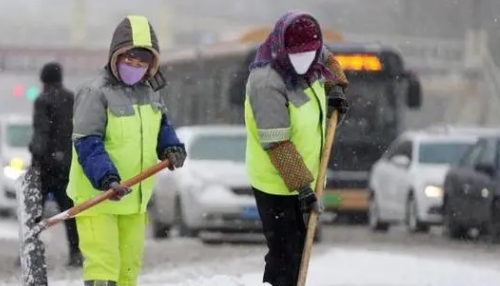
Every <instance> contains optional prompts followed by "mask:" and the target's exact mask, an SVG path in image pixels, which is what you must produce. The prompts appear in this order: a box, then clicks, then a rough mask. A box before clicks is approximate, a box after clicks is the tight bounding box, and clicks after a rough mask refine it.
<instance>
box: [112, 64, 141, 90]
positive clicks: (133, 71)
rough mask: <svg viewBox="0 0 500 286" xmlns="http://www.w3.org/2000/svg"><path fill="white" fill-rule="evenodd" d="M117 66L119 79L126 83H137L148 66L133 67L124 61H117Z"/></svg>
mask: <svg viewBox="0 0 500 286" xmlns="http://www.w3.org/2000/svg"><path fill="white" fill-rule="evenodd" d="M117 68H118V74H119V75H120V79H121V80H122V81H123V83H125V84H127V85H134V84H136V83H138V82H139V81H141V80H142V78H143V77H144V75H145V74H146V72H147V71H148V67H143V68H142V67H133V66H130V65H127V64H125V63H118V65H117Z"/></svg>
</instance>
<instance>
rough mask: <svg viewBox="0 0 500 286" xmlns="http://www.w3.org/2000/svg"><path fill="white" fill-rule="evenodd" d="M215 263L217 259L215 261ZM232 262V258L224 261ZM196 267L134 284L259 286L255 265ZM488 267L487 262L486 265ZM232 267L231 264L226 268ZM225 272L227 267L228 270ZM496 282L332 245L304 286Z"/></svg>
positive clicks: (465, 265) (492, 273)
mask: <svg viewBox="0 0 500 286" xmlns="http://www.w3.org/2000/svg"><path fill="white" fill-rule="evenodd" d="M218 263H220V262H218ZM227 263H228V264H234V263H235V261H228V262H227ZM203 267H207V268H210V267H211V266H209V265H205V266H201V267H199V266H196V265H192V266H191V267H186V268H179V269H172V270H170V271H168V270H166V269H163V271H161V270H158V271H155V272H151V273H146V274H144V275H142V276H141V278H140V283H139V284H140V285H147V286H164V285H169V286H220V285H224V286H259V285H262V283H261V277H262V274H261V273H260V271H261V269H255V272H254V273H248V274H238V273H212V272H211V271H205V270H204V269H203ZM492 267H493V266H492ZM227 269H233V270H234V267H228V268H227ZM228 271H229V270H228ZM478 281H480V284H481V286H496V285H498V281H500V269H496V270H495V269H493V268H484V267H477V266H474V264H473V262H471V261H469V262H467V261H462V262H458V261H453V260H452V259H451V258H450V259H443V258H438V257H433V256H428V257H418V258H417V257H414V256H413V257H412V256H410V255H406V254H394V253H389V252H383V251H367V250H355V249H349V248H332V249H331V250H330V251H327V252H326V253H325V254H323V255H321V256H316V257H313V259H312V261H311V264H310V268H309V275H308V281H307V285H310V286H313V285H314V286H470V285H477V284H478ZM50 285H51V286H63V285H68V286H73V285H75V286H76V285H81V282H80V281H53V282H52V283H51V284H50Z"/></svg>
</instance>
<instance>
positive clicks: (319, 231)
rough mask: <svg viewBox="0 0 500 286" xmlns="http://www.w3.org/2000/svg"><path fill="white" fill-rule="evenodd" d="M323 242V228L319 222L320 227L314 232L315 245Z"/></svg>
mask: <svg viewBox="0 0 500 286" xmlns="http://www.w3.org/2000/svg"><path fill="white" fill-rule="evenodd" d="M321 241H323V226H322V224H321V223H320V222H319V221H318V225H317V227H316V231H315V232H314V238H313V242H314V243H320V242H321Z"/></svg>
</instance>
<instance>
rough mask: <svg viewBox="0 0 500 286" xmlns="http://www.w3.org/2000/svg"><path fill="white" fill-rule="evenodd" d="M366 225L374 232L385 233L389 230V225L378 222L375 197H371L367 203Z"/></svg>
mask: <svg viewBox="0 0 500 286" xmlns="http://www.w3.org/2000/svg"><path fill="white" fill-rule="evenodd" d="M368 224H369V226H370V229H371V230H372V231H374V232H387V231H388V230H389V223H387V222H383V221H381V220H380V216H379V210H378V205H377V202H376V200H375V195H372V196H371V197H370V200H369V202H368Z"/></svg>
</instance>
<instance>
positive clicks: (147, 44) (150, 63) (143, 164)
mask: <svg viewBox="0 0 500 286" xmlns="http://www.w3.org/2000/svg"><path fill="white" fill-rule="evenodd" d="M159 51H160V49H159V46H158V39H157V37H156V35H155V32H154V31H153V28H152V26H151V25H150V23H149V21H148V20H147V19H146V18H145V17H142V16H134V15H132V16H128V17H126V18H125V19H123V21H121V23H120V24H119V25H118V27H117V28H116V30H115V32H114V34H113V39H112V42H111V48H110V52H109V60H108V63H107V65H106V67H105V68H104V69H103V70H102V71H100V73H99V74H98V75H97V76H96V77H95V78H93V79H92V80H89V81H88V82H86V83H85V84H83V85H82V86H81V87H80V88H79V89H78V90H77V93H76V97H75V103H74V118H73V122H74V127H73V142H74V144H73V145H74V146H73V147H74V148H73V159H72V163H71V171H70V176H69V185H68V189H67V193H68V195H69V197H70V198H71V199H72V200H73V201H74V202H75V204H80V203H82V202H84V201H86V200H88V199H90V198H92V197H95V196H96V195H98V194H99V193H100V192H101V191H104V190H107V189H113V190H115V193H116V196H114V197H113V198H112V199H111V200H109V201H105V202H103V203H101V204H99V205H97V206H95V207H93V208H91V209H89V210H87V211H85V212H83V213H82V214H80V215H78V216H77V217H76V224H77V229H78V234H79V238H80V249H81V251H82V254H83V257H84V265H83V277H84V283H85V285H87V286H90V285H95V286H97V285H99V286H101V285H109V286H111V285H113V286H114V285H120V286H133V285H136V284H137V277H138V275H139V272H140V270H141V262H142V256H143V248H144V240H145V227H146V220H147V215H146V208H147V205H148V202H149V200H150V198H151V195H152V188H153V183H154V179H153V178H149V179H146V180H144V181H142V182H141V183H140V184H138V185H136V186H134V190H133V191H132V190H131V189H129V188H127V187H125V186H123V185H121V184H120V182H121V181H122V180H125V179H128V178H131V177H133V176H135V175H137V174H138V173H140V172H141V171H143V170H145V169H146V168H148V167H150V166H152V165H154V164H156V163H157V161H158V159H161V160H163V159H169V160H170V163H171V164H170V169H171V170H174V169H175V168H179V167H182V165H183V163H184V160H185V158H186V151H185V148H184V145H183V144H182V143H181V142H180V140H179V139H178V137H177V135H176V133H175V131H174V129H173V127H172V126H171V125H170V124H169V121H168V119H167V115H166V107H165V106H164V105H163V103H162V102H163V101H162V100H161V99H160V95H159V93H158V92H157V91H158V90H159V89H161V88H162V87H164V86H165V80H164V78H163V76H162V74H161V73H160V71H159V66H160V53H159Z"/></svg>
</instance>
